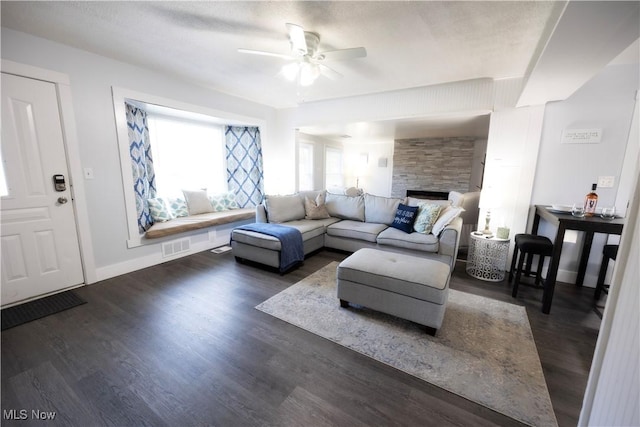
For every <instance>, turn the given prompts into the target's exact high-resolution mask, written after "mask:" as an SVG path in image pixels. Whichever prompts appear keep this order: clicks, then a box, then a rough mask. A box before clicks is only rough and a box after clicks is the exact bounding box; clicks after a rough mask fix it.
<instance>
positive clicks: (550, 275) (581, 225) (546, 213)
mask: <svg viewBox="0 0 640 427" xmlns="http://www.w3.org/2000/svg"><path fill="white" fill-rule="evenodd" d="M540 218H543V219H544V220H545V221H547V222H549V223H551V224H553V225H556V226H557V227H558V231H557V232H556V238H555V241H554V242H553V255H552V256H551V263H550V264H549V270H548V272H547V278H546V279H545V286H544V293H543V297H542V312H543V313H545V314H549V312H550V311H551V301H552V300H553V292H554V290H555V287H556V276H557V275H558V267H559V265H560V254H561V253H562V242H563V241H564V233H565V231H566V230H577V231H584V233H585V237H584V242H583V243H582V253H581V255H580V263H579V265H578V276H577V278H576V285H577V286H582V283H583V282H584V275H585V272H586V270H587V262H588V261H589V253H590V252H591V243H592V242H593V235H594V234H595V233H605V234H617V235H620V234H622V227H623V226H624V219H623V218H614V219H609V220H607V219H602V218H600V217H599V216H596V215H594V216H591V217H584V218H576V217H574V216H572V215H571V214H570V213H559V212H552V211H551V210H549V207H548V206H543V205H536V212H535V216H534V217H533V226H532V228H531V234H537V233H538V226H539V225H540ZM527 270H531V265H530V264H529V265H527Z"/></svg>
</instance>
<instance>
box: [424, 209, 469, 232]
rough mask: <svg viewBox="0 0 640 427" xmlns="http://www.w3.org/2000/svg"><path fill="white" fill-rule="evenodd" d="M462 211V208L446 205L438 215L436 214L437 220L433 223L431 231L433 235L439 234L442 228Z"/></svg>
mask: <svg viewBox="0 0 640 427" xmlns="http://www.w3.org/2000/svg"><path fill="white" fill-rule="evenodd" d="M462 212H464V209H462V208H455V207H453V206H447V207H446V208H444V209H443V210H442V211H441V212H440V215H439V216H438V220H437V221H436V222H435V224H433V229H432V230H431V232H432V233H433V235H434V236H439V235H440V233H441V232H442V230H444V228H445V227H446V226H447V225H449V224H450V223H451V221H453V220H454V219H455V218H457V217H459V216H460V214H461V213H462Z"/></svg>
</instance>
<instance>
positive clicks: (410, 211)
mask: <svg viewBox="0 0 640 427" xmlns="http://www.w3.org/2000/svg"><path fill="white" fill-rule="evenodd" d="M417 213H418V207H417V206H407V205H405V204H402V203H400V205H399V206H398V209H397V210H396V216H395V218H394V220H393V222H392V223H391V226H392V227H393V228H397V229H398V230H400V231H404V232H405V233H411V232H413V222H414V221H415V220H416V214H417Z"/></svg>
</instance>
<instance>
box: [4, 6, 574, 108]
mask: <svg viewBox="0 0 640 427" xmlns="http://www.w3.org/2000/svg"><path fill="white" fill-rule="evenodd" d="M563 4H564V2H558V3H554V2H539V1H534V2H524V1H516V2H485V1H472V2H449V1H447V2H438V1H433V2H432V1H429V2H412V1H409V2H386V1H381V2H342V1H338V2H335V1H333V2H298V1H296V2H237V1H233V2H231V1H230V2H226V1H225V2H222V1H216V2H156V1H144V2H99V1H97V2H93V1H92V2H22V1H21V2H10V1H2V3H1V8H2V26H3V27H8V28H11V29H14V30H17V31H23V32H27V33H31V34H34V35H36V36H40V37H44V38H47V39H50V40H54V41H58V42H60V43H64V44H68V45H71V46H75V47H77V48H80V49H83V50H87V51H91V52H95V53H97V54H100V55H103V56H107V57H111V58H114V59H118V60H121V61H125V62H128V63H132V64H137V65H139V66H142V67H146V68H151V69H155V70H158V71H160V72H164V73H167V74H170V75H173V76H176V77H179V78H181V79H185V80H189V81H192V82H194V83H196V84H200V85H203V86H206V87H209V88H213V89H216V90H219V91H222V92H225V93H229V94H233V95H236V96H239V97H242V98H245V99H250V100H254V101H257V102H260V103H263V104H267V105H271V106H274V107H278V108H281V107H288V106H292V105H295V104H297V103H300V102H308V101H314V100H321V99H330V98H337V97H345V96H351V95H358V94H364V93H374V92H383V91H389V90H395V89H403V88H409V87H417V86H426V85H433V84H439V83H444V82H451V81H460V80H468V79H475V78H484V77H489V78H505V77H517V76H523V75H524V74H525V72H526V70H527V67H528V66H529V65H530V63H531V62H532V61H534V60H535V59H536V58H535V54H536V52H537V51H538V50H537V49H538V47H539V45H541V44H544V43H545V41H546V40H544V38H545V36H544V34H545V26H547V25H553V24H554V23H555V21H556V20H557V19H558V16H559V15H560V12H561V10H562V7H563ZM287 22H292V23H296V24H299V25H301V26H303V27H304V28H305V29H306V30H308V31H314V32H317V33H319V34H320V37H321V41H320V50H331V49H341V48H349V47H358V46H363V47H365V48H366V49H367V52H368V56H367V57H366V58H361V59H355V60H351V61H341V62H332V63H331V66H332V67H333V68H334V69H335V70H336V71H338V72H340V73H342V74H343V75H344V78H343V79H341V80H339V81H331V80H328V79H326V78H324V77H321V78H320V80H319V81H317V82H316V84H314V85H313V86H311V87H309V88H296V86H295V84H292V83H290V82H288V81H286V80H284V79H282V78H281V77H278V76H277V74H278V72H279V69H280V67H281V66H282V64H283V60H281V59H278V58H272V57H265V56H255V55H247V54H241V53H238V52H237V48H248V49H257V50H266V51H271V52H280V53H288V51H289V43H288V40H287V36H286V29H285V23H287Z"/></svg>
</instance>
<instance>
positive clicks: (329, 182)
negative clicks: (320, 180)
mask: <svg viewBox="0 0 640 427" xmlns="http://www.w3.org/2000/svg"><path fill="white" fill-rule="evenodd" d="M324 167H325V177H324V179H325V187H326V188H329V187H343V186H344V176H343V174H342V150H340V149H338V148H334V147H326V149H325V162H324Z"/></svg>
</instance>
